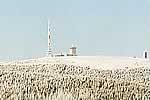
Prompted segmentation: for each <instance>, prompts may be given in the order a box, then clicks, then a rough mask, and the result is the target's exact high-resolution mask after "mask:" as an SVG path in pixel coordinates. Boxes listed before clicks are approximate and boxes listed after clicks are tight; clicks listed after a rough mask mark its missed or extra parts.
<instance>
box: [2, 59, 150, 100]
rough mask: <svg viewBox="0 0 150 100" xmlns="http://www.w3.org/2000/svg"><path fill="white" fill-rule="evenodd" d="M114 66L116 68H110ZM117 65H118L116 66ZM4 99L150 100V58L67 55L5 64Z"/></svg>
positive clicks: (3, 72)
mask: <svg viewBox="0 0 150 100" xmlns="http://www.w3.org/2000/svg"><path fill="white" fill-rule="evenodd" d="M117 61H118V62H117ZM110 65H111V66H112V67H110V69H108V67H109V66H110ZM116 66H118V67H117V68H115V67H116ZM105 67H106V68H105ZM0 98H1V100H11V99H12V100H22V99H23V100H149V99H150V67H149V60H144V59H137V58H128V59H127V58H118V57H117V59H116V58H114V59H113V57H91V58H90V57H68V58H67V57H66V58H40V59H33V60H26V61H16V62H11V63H5V64H1V65H0Z"/></svg>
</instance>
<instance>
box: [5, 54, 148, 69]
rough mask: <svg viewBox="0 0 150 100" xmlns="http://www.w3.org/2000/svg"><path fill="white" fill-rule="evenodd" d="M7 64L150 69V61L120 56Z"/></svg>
mask: <svg viewBox="0 0 150 100" xmlns="http://www.w3.org/2000/svg"><path fill="white" fill-rule="evenodd" d="M5 64H67V65H75V66H81V67H90V68H92V69H102V70H116V69H125V68H138V67H150V60H149V59H143V58H132V57H118V56H70V57H69V56H67V57H43V58H37V59H27V60H19V61H13V62H8V63H5Z"/></svg>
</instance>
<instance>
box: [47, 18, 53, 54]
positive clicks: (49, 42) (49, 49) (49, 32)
mask: <svg viewBox="0 0 150 100" xmlns="http://www.w3.org/2000/svg"><path fill="white" fill-rule="evenodd" d="M48 56H52V49H51V30H50V22H49V20H48Z"/></svg>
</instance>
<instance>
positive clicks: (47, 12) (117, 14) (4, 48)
mask: <svg viewBox="0 0 150 100" xmlns="http://www.w3.org/2000/svg"><path fill="white" fill-rule="evenodd" d="M149 11H150V1H149V0H0V60H12V59H18V58H19V59H23V58H31V57H39V56H44V55H46V51H47V20H48V19H49V20H50V23H51V31H52V38H53V40H52V41H53V50H54V51H55V52H60V51H62V52H67V51H68V48H69V47H70V46H71V45H72V43H73V44H76V45H77V47H78V53H79V54H80V55H116V56H134V55H136V56H141V55H142V51H143V50H144V49H145V48H150V17H149V16H150V12H149Z"/></svg>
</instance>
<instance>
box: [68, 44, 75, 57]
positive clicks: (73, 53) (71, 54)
mask: <svg viewBox="0 0 150 100" xmlns="http://www.w3.org/2000/svg"><path fill="white" fill-rule="evenodd" d="M76 50H77V48H76V47H75V46H72V47H71V48H70V49H69V53H68V54H67V56H77V54H76V53H77V52H76Z"/></svg>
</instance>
